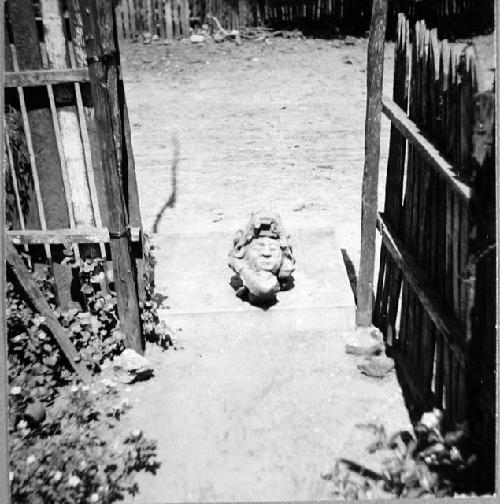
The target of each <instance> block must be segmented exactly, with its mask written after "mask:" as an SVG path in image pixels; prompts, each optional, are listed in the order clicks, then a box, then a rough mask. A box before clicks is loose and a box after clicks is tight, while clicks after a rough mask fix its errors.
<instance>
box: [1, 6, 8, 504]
mask: <svg viewBox="0 0 500 504" xmlns="http://www.w3.org/2000/svg"><path fill="white" fill-rule="evenodd" d="M4 4H5V2H0V19H2V22H3V19H4ZM4 44H5V37H4V36H3V35H2V36H1V37H0V54H5V48H4ZM3 72H4V64H3V62H2V63H1V64H0V83H1V84H2V85H3ZM0 110H2V112H3V110H4V93H0ZM4 134H5V132H4V121H3V120H2V121H0V156H1V157H0V160H1V161H0V166H1V168H2V180H5V169H6V162H5V143H4V141H5V137H4ZM0 202H1V204H2V208H5V192H4V184H0ZM4 229H5V212H3V211H2V212H0V231H1V232H0V249H1V250H5V233H4V232H3V230H4ZM0 291H1V292H2V296H1V297H0V323H1V326H0V334H1V335H2V336H0V453H1V454H2V455H0V502H5V504H9V503H10V482H9V437H8V436H9V416H8V413H7V408H8V406H9V399H8V397H9V379H8V374H7V328H6V325H7V323H6V318H5V296H4V295H3V293H4V292H5V268H2V270H1V271H0Z"/></svg>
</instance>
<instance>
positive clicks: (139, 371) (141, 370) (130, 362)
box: [113, 348, 154, 383]
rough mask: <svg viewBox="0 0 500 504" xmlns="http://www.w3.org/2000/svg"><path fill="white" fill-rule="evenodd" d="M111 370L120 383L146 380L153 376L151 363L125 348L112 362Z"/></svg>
mask: <svg viewBox="0 0 500 504" xmlns="http://www.w3.org/2000/svg"><path fill="white" fill-rule="evenodd" d="M113 370H114V372H115V374H116V375H117V378H118V379H119V380H120V381H121V382H122V383H133V382H136V381H142V380H147V379H148V378H150V377H151V376H153V373H154V370H153V367H152V366H151V363H150V362H149V361H148V359H146V358H145V357H143V356H142V355H139V354H138V353H137V352H135V351H134V350H132V349H130V348H127V349H125V350H124V351H123V352H122V354H121V355H120V356H118V357H117V358H116V359H115V360H114V361H113Z"/></svg>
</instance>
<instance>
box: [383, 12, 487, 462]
mask: <svg viewBox="0 0 500 504" xmlns="http://www.w3.org/2000/svg"><path fill="white" fill-rule="evenodd" d="M493 96H494V95H493V93H488V92H486V93H478V84H477V80H476V70H475V51H474V48H473V47H472V46H469V47H467V48H466V49H465V50H463V51H462V52H456V51H455V50H454V48H452V47H451V46H450V44H448V42H447V41H446V40H443V41H439V40H438V37H437V31H436V30H435V29H433V30H428V29H427V28H426V26H425V23H424V22H417V23H416V25H415V30H414V31H413V32H410V24H409V22H408V20H407V19H406V18H405V17H404V16H403V15H400V16H399V20H398V30H397V41H396V46H395V66H394V89H393V100H391V99H388V98H384V100H383V112H384V114H385V115H386V117H387V118H388V119H389V120H390V121H391V139H390V146H389V158H388V164H387V179H386V189H385V206H384V212H383V213H381V214H379V217H378V223H377V227H378V230H379V232H380V234H381V237H382V245H381V252H380V268H379V277H378V282H377V289H376V299H375V306H374V323H375V324H376V325H377V326H378V327H379V328H380V329H381V330H382V332H383V333H384V337H385V340H386V342H387V344H388V348H389V349H390V352H391V353H392V355H393V356H394V357H395V358H396V360H397V362H398V363H399V368H400V370H401V372H402V373H403V376H404V377H405V381H406V382H407V383H408V386H409V388H410V390H411V393H412V396H413V398H414V399H415V401H416V403H417V404H418V405H419V406H420V408H428V407H431V406H435V407H439V408H442V409H444V411H445V414H446V420H447V422H448V424H449V425H450V426H452V425H456V424H457V423H460V422H463V421H464V420H467V421H469V422H470V423H471V424H472V428H473V432H474V434H475V435H476V436H477V437H478V439H480V440H481V442H482V443H483V446H485V447H486V448H485V449H486V451H488V450H490V448H487V447H488V446H490V447H491V446H494V443H493V439H494V419H495V350H494V349H495V342H496V332H495V311H496V302H495V285H494V284H495V254H494V253H493V252H494V250H495V246H496V244H495V231H494V228H495V207H494V205H495V203H494V202H495V194H494V188H495V183H494V181H495V178H494V152H493V148H494V142H493V134H494V133H493V132H494V121H495V118H494V106H493V105H492V104H493V103H494V97H493ZM489 456H492V454H491V450H490V452H489Z"/></svg>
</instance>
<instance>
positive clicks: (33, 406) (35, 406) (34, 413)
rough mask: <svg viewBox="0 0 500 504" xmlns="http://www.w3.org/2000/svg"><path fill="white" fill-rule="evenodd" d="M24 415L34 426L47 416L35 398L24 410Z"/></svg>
mask: <svg viewBox="0 0 500 504" xmlns="http://www.w3.org/2000/svg"><path fill="white" fill-rule="evenodd" d="M24 416H25V417H26V420H28V422H29V423H30V425H33V426H36V425H39V424H41V423H42V422H43V421H44V420H45V417H46V416H47V414H46V412H45V408H44V406H43V404H42V403H41V402H40V401H38V400H37V399H35V400H34V401H33V402H32V403H30V404H28V406H27V407H26V410H25V411H24Z"/></svg>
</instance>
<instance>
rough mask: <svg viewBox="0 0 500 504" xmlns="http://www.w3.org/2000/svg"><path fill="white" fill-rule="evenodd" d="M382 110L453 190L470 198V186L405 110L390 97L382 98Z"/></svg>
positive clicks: (465, 197) (463, 196) (461, 195)
mask: <svg viewBox="0 0 500 504" xmlns="http://www.w3.org/2000/svg"><path fill="white" fill-rule="evenodd" d="M382 111H383V112H384V114H385V115H386V116H387V117H388V118H389V119H390V121H391V122H392V124H394V125H395V126H396V127H397V128H398V130H399V131H400V132H401V133H402V134H403V135H404V136H405V138H407V139H408V140H409V141H410V142H411V144H412V145H413V146H414V147H415V149H417V150H418V152H419V153H420V154H421V155H422V156H423V157H424V158H425V159H426V160H427V161H428V162H429V163H430V164H431V165H432V166H434V168H436V170H437V171H438V173H439V174H440V175H441V176H442V178H443V179H444V180H446V181H447V182H448V183H449V184H450V186H451V187H452V188H453V190H454V191H455V192H456V193H457V194H458V195H459V196H460V197H461V198H462V199H465V200H469V199H470V188H469V186H468V185H467V184H465V183H464V182H462V181H461V180H460V179H459V178H458V177H457V176H456V175H455V173H454V171H453V167H452V166H451V164H450V163H448V161H446V159H444V158H443V156H442V155H441V154H440V153H439V151H438V150H437V149H436V148H435V147H434V146H433V145H432V144H431V143H430V142H429V141H428V140H427V139H426V138H425V137H424V136H423V135H422V133H421V132H420V130H419V128H418V127H417V126H416V125H415V123H413V122H412V121H411V120H410V119H408V116H407V115H406V114H405V112H404V111H403V110H402V109H401V108H400V107H398V106H397V105H396V104H395V103H394V102H393V101H392V100H391V99H390V98H387V97H384V98H383V105H382Z"/></svg>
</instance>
